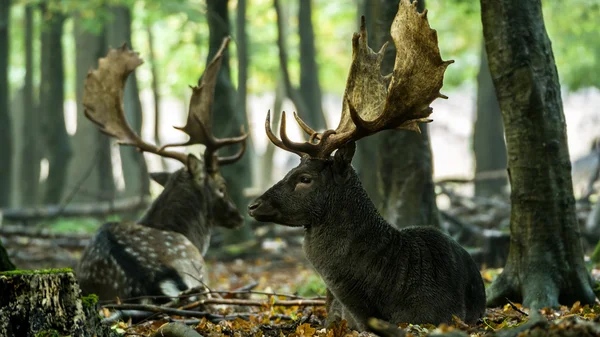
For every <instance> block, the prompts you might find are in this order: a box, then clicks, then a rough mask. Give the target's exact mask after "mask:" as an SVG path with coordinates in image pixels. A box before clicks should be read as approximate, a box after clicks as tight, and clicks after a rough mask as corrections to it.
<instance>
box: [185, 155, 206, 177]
mask: <svg viewBox="0 0 600 337" xmlns="http://www.w3.org/2000/svg"><path fill="white" fill-rule="evenodd" d="M187 169H188V172H189V173H190V174H191V175H192V177H194V179H195V180H198V181H204V177H205V176H206V169H205V168H204V162H203V161H202V160H201V159H198V157H196V156H194V155H193V154H189V155H188V158H187Z"/></svg>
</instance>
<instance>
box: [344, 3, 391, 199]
mask: <svg viewBox="0 0 600 337" xmlns="http://www.w3.org/2000/svg"><path fill="white" fill-rule="evenodd" d="M360 8H361V9H362V15H364V16H365V20H366V26H367V32H368V33H369V41H368V42H369V46H370V47H371V48H372V49H374V50H379V48H380V47H381V45H382V44H383V41H385V40H383V38H380V36H378V33H379V29H378V26H377V25H376V23H377V21H378V20H380V18H382V17H383V14H382V2H381V1H368V0H364V2H363V3H362V4H361V6H360ZM395 12H396V10H394V13H395ZM359 13H360V12H359ZM358 27H360V20H358V26H357V30H358ZM388 28H389V26H388ZM387 34H389V33H387ZM380 139H381V136H380V135H379V134H376V135H373V136H371V137H366V138H363V139H361V140H360V141H359V142H357V144H356V156H355V157H354V161H353V165H354V166H355V167H356V171H357V172H358V175H359V177H360V181H361V182H362V185H363V187H364V188H365V190H366V191H367V194H368V195H369V198H371V200H372V201H373V204H375V205H376V206H377V208H378V209H379V210H380V211H381V200H382V199H381V196H382V195H383V192H381V191H380V190H379V180H380V179H379V177H378V175H379V173H380V170H379V169H378V167H377V163H378V160H377V151H378V148H379V141H380Z"/></svg>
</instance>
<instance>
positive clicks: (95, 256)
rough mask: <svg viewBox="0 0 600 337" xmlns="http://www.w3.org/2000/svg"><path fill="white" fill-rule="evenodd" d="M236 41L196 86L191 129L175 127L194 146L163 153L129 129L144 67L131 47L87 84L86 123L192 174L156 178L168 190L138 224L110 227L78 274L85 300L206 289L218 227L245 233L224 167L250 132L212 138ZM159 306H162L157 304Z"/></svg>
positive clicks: (103, 63)
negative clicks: (128, 110)
mask: <svg viewBox="0 0 600 337" xmlns="http://www.w3.org/2000/svg"><path fill="white" fill-rule="evenodd" d="M229 41H230V38H229V37H228V38H226V39H225V40H224V41H223V44H222V45H221V48H220V49H219V51H218V52H217V53H216V55H215V57H214V58H213V59H212V61H211V62H210V63H209V64H208V66H207V67H206V70H205V71H204V74H203V76H202V79H201V81H200V83H199V85H198V86H196V87H192V90H193V94H192V97H191V100H190V105H189V114H188V117H187V123H186V125H185V126H184V127H175V128H176V129H178V130H181V131H183V132H185V133H186V134H187V135H188V136H189V140H188V141H187V142H185V143H181V144H171V145H166V146H163V147H158V146H156V145H153V144H150V143H148V142H146V141H144V140H142V139H141V138H140V137H139V136H138V135H137V134H136V133H135V132H134V131H133V130H132V129H131V127H130V126H129V125H128V123H127V121H126V117H125V112H124V107H123V91H124V86H125V81H126V80H127V77H128V76H129V74H130V73H131V72H133V71H134V70H135V69H136V68H137V67H138V66H139V65H141V64H142V63H143V61H142V60H141V59H140V58H139V56H138V54H137V53H134V52H133V51H131V50H129V49H128V48H127V47H126V46H125V45H123V46H122V47H121V48H119V49H111V50H110V51H109V52H108V55H107V56H106V57H105V58H101V59H100V60H99V66H98V69H96V70H93V71H90V72H89V73H88V75H87V78H86V80H85V89H84V94H83V106H84V109H85V110H84V112H85V116H86V117H87V118H88V119H90V120H91V121H92V122H94V123H95V124H97V125H98V126H99V127H100V130H101V131H102V132H104V133H105V134H107V135H108V136H111V137H114V138H116V139H117V140H118V142H119V144H120V145H128V146H134V147H136V148H138V149H139V150H140V151H142V152H148V153H154V154H157V155H159V156H162V157H166V158H171V159H175V160H177V161H179V162H181V163H182V164H183V165H184V167H183V168H181V169H179V170H178V171H175V172H173V173H153V174H151V178H152V179H153V180H155V181H157V182H158V183H159V184H161V185H162V186H163V187H164V189H163V191H162V193H161V194H160V195H159V196H158V197H157V198H156V200H154V202H153V203H152V205H151V206H150V207H149V208H148V209H147V210H146V212H145V214H144V215H143V216H142V217H141V218H140V219H139V220H137V221H131V222H110V223H106V224H104V225H103V226H102V227H101V228H100V229H99V230H98V232H97V233H96V235H95V236H94V238H93V239H92V240H91V242H90V244H89V246H88V247H87V248H86V249H85V251H84V253H83V255H82V257H81V261H80V262H79V265H78V268H77V277H78V279H79V283H80V286H81V289H82V291H83V293H95V294H97V295H98V296H99V297H100V299H103V300H114V299H115V298H117V297H118V298H120V299H126V298H131V297H138V296H163V295H165V296H176V295H177V294H178V293H180V292H181V291H183V290H186V289H189V288H192V287H196V286H199V285H201V283H202V282H203V278H204V275H205V263H204V259H203V255H204V254H205V253H206V251H207V249H208V246H209V242H210V237H211V227H213V226H222V227H226V228H237V227H239V226H242V225H243V222H244V220H243V217H242V216H241V214H240V212H239V211H238V209H237V208H236V206H235V205H234V203H233V202H232V201H231V199H230V198H229V197H228V195H227V189H226V185H225V180H224V179H223V177H222V176H221V174H220V173H219V167H220V166H222V165H228V164H233V163H234V162H236V161H237V160H238V159H240V158H241V157H242V155H243V154H244V151H245V148H246V138H247V136H248V134H246V133H244V129H243V127H242V134H241V135H240V136H237V137H233V138H223V139H217V138H215V137H214V136H213V134H212V115H211V107H212V103H213V99H214V98H213V96H214V91H215V83H216V78H217V73H218V71H219V68H220V67H221V60H222V57H223V53H224V51H225V49H226V48H227V45H228V43H229ZM193 144H203V145H204V146H205V151H204V154H203V156H199V157H197V156H195V155H193V154H188V155H186V154H184V153H182V152H175V151H170V150H167V149H166V148H167V147H171V146H187V145H193ZM234 144H241V149H240V151H239V152H238V153H237V154H235V155H232V156H229V157H220V156H218V155H217V151H218V150H219V149H220V148H222V147H224V146H228V145H234ZM155 302H160V300H156V301H155Z"/></svg>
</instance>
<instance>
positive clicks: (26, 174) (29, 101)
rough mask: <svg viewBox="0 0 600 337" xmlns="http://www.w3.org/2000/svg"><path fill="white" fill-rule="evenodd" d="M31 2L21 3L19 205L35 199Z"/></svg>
mask: <svg viewBox="0 0 600 337" xmlns="http://www.w3.org/2000/svg"><path fill="white" fill-rule="evenodd" d="M33 11H34V7H33V5H27V6H25V41H24V42H25V48H24V49H25V83H24V86H23V112H24V113H23V119H22V120H23V124H22V125H21V133H22V134H21V137H22V139H23V142H22V145H23V147H22V148H21V149H20V151H19V155H20V161H21V170H20V171H19V174H20V179H19V180H20V190H21V199H20V204H21V205H22V206H34V205H36V204H37V202H38V200H39V199H38V197H39V195H38V190H39V188H38V186H39V181H40V161H41V158H42V154H41V151H40V145H41V144H40V116H39V107H38V106H37V104H36V103H35V102H36V100H35V95H34V93H33V71H34V66H33V41H34V37H33Z"/></svg>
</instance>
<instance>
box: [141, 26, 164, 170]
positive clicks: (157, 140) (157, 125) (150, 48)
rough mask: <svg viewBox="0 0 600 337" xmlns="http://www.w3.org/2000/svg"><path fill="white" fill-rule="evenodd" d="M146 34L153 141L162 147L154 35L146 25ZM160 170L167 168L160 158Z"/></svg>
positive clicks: (150, 27) (162, 158)
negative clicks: (150, 83)
mask: <svg viewBox="0 0 600 337" xmlns="http://www.w3.org/2000/svg"><path fill="white" fill-rule="evenodd" d="M146 32H147V33H148V61H149V62H148V63H149V64H150V72H151V73H152V99H153V101H154V141H155V143H156V144H157V145H159V146H160V145H162V143H161V140H160V84H159V83H160V82H159V78H158V69H157V68H158V65H157V61H156V52H155V50H154V34H153V32H152V25H151V24H147V25H146ZM160 164H161V167H162V168H161V169H160V170H159V171H162V170H164V169H165V168H166V167H167V163H166V158H164V157H160Z"/></svg>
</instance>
